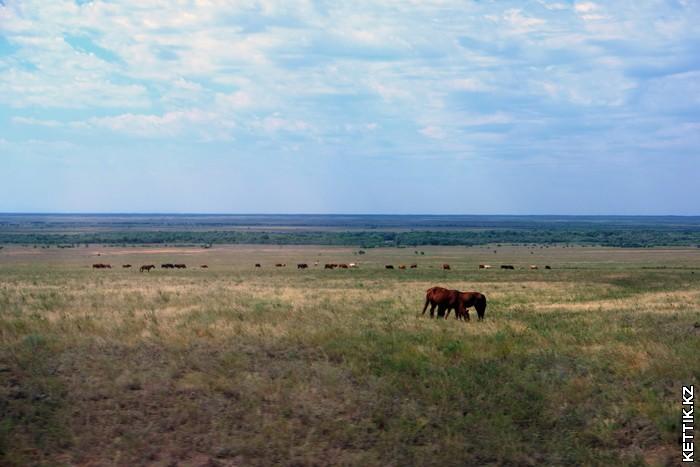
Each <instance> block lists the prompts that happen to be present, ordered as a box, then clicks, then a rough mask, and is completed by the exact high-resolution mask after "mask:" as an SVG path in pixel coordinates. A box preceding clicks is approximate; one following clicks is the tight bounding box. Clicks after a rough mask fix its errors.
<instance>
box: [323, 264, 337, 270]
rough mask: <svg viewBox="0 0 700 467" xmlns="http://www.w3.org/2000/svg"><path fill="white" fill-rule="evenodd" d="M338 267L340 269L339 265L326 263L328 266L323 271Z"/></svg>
mask: <svg viewBox="0 0 700 467" xmlns="http://www.w3.org/2000/svg"><path fill="white" fill-rule="evenodd" d="M337 267H338V265H337V264H335V263H326V265H325V266H323V269H335V268H337Z"/></svg>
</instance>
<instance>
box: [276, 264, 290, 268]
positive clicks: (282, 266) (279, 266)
mask: <svg viewBox="0 0 700 467" xmlns="http://www.w3.org/2000/svg"><path fill="white" fill-rule="evenodd" d="M275 267H276V268H286V267H287V263H277V264H275Z"/></svg>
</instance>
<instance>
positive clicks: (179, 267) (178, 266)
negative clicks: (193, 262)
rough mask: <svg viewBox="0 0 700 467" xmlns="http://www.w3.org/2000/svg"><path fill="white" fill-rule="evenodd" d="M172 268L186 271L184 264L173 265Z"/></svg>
mask: <svg viewBox="0 0 700 467" xmlns="http://www.w3.org/2000/svg"><path fill="white" fill-rule="evenodd" d="M173 267H174V268H177V269H187V265H186V264H173Z"/></svg>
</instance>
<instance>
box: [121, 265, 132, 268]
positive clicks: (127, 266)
mask: <svg viewBox="0 0 700 467" xmlns="http://www.w3.org/2000/svg"><path fill="white" fill-rule="evenodd" d="M122 267H123V268H130V267H131V265H130V264H122Z"/></svg>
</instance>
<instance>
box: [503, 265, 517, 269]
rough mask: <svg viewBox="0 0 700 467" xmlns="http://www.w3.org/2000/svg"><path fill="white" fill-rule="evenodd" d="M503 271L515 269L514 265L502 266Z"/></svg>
mask: <svg viewBox="0 0 700 467" xmlns="http://www.w3.org/2000/svg"><path fill="white" fill-rule="evenodd" d="M501 269H515V266H513V265H512V264H501Z"/></svg>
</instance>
